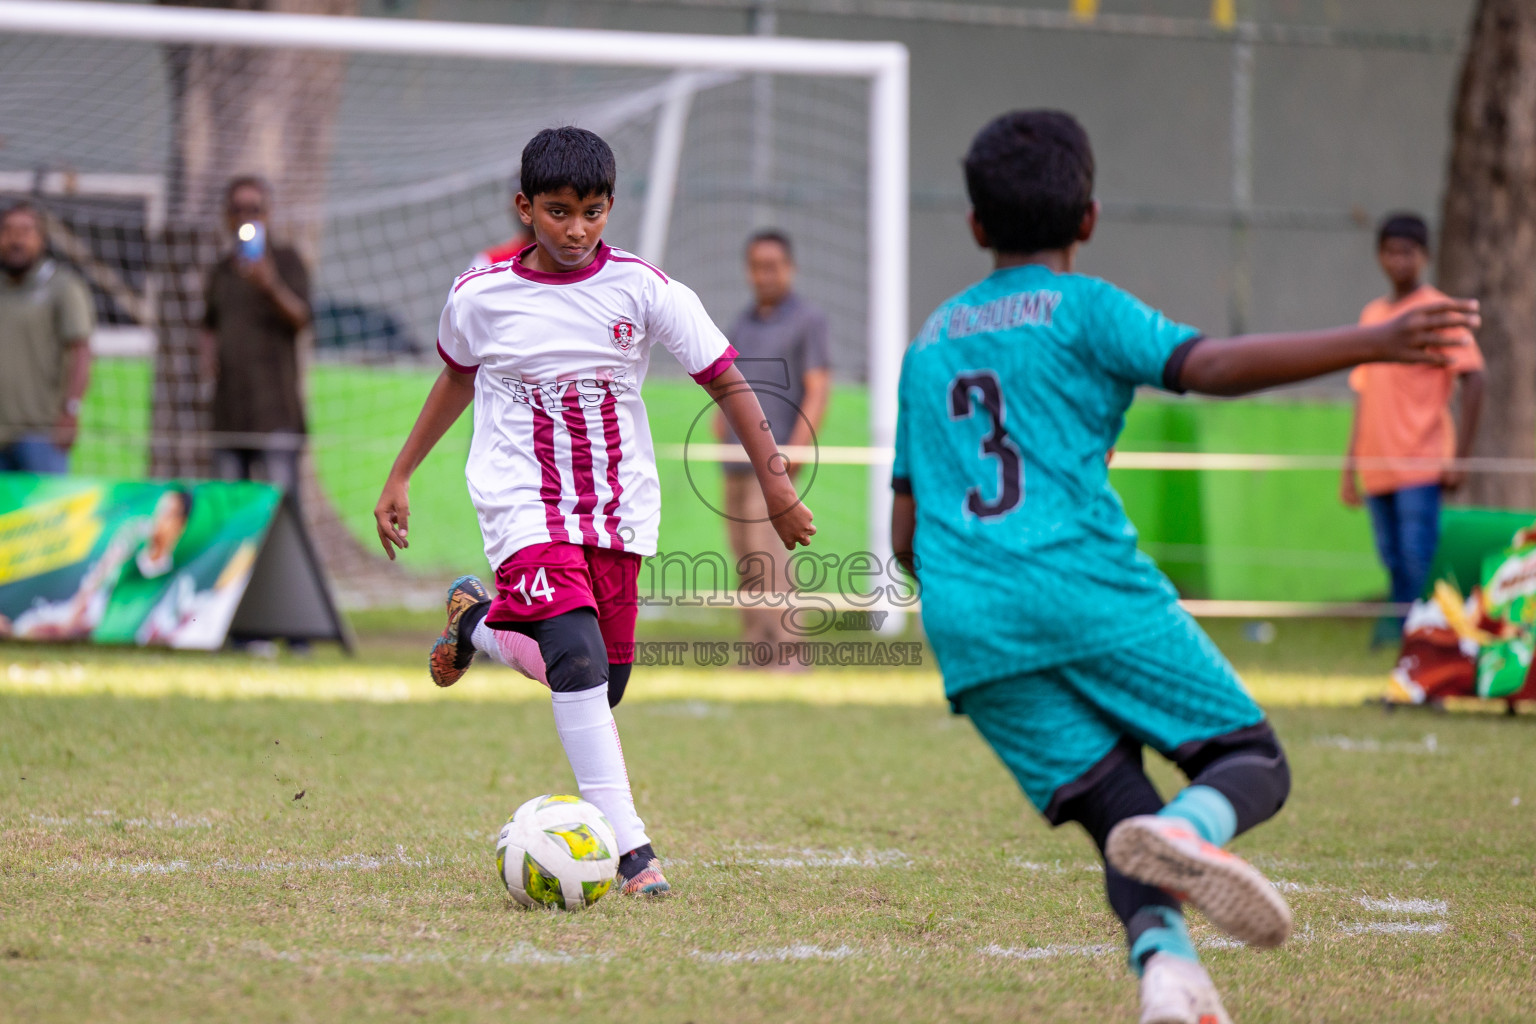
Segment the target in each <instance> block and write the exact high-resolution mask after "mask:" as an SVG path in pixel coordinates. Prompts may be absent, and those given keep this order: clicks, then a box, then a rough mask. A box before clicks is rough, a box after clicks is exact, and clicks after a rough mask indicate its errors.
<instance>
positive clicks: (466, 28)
mask: <svg viewBox="0 0 1536 1024" xmlns="http://www.w3.org/2000/svg"><path fill="white" fill-rule="evenodd" d="M0 32H13V33H18V34H20V33H29V34H47V35H61V36H89V37H95V38H112V39H137V40H147V41H154V42H173V43H205V44H224V45H231V46H268V47H293V48H299V49H310V50H345V51H364V52H373V53H398V54H422V55H431V56H447V57H475V58H482V59H492V60H495V59H502V60H520V61H530V62H536V63H545V64H555V63H559V64H569V63H581V64H594V65H603V66H611V67H647V68H668V69H671V70H674V71H677V72H680V73H683V74H687V73H698V72H709V71H716V72H719V71H727V72H761V73H769V74H781V75H816V76H831V77H838V78H857V79H864V80H867V81H868V82H869V88H870V96H869V211H868V215H869V225H868V227H869V261H870V263H869V309H868V325H867V334H868V346H869V349H868V356H869V410H870V412H869V418H870V423H869V433H870V438H869V443H870V445H871V446H872V447H874V448H876V449H882V450H889V449H890V448H891V447H892V446H893V445H894V443H895V440H896V382H897V378H898V376H899V374H900V370H901V357H902V352H903V351H904V350H905V348H906V345H907V341H908V334H907V274H908V268H907V244H908V228H907V212H908V149H907V147H908V134H909V128H908V119H909V102H908V90H909V86H908V57H907V48H906V47H905V46H903V45H902V44H900V43H894V42H840V41H832V40H821V39H792V38H786V37H773V36H709V35H681V34H672V33H660V32H620V31H608V30H588V29H565V28H544V27H538V26H523V25H486V24H473V23H465V22H444V21H416V20H408V21H407V20H393V19H384V18H342V17H328V16H324V15H313V14H276V13H267V12H254V11H225V10H202V9H196V8H184V7H182V8H177V7H151V6H139V5H127V4H117V3H100V2H91V0H68V2H61V0H0ZM576 54H579V55H580V57H579V59H577V58H573V55H576ZM679 95H682V92H681V91H680V93H679ZM673 134H675V135H677V137H678V139H679V143H678V144H680V139H681V132H675V133H673ZM660 141H662V140H661V139H658V142H660ZM664 148H665V147H658V156H657V159H660V160H666V159H668V157H667V154H665V153H664V152H661V150H662V149H664ZM662 170H663V173H664V171H665V168H663V169H662ZM658 191H665V190H658ZM670 198H671V197H670V196H669V195H667V196H663V197H662V198H661V199H659V200H658V201H659V202H661V203H665V204H667V205H668V206H670ZM647 212H648V213H651V211H647ZM660 213H661V211H660V210H658V211H657V212H656V213H655V214H652V215H651V216H650V217H648V221H650V222H652V227H651V228H650V229H649V231H648V232H647V234H648V235H650V236H654V235H655V233H656V231H657V228H656V227H655V225H654V221H655V219H656V217H657V216H659V215H660ZM663 244H664V243H663ZM890 506H891V497H890V481H889V471H888V464H880V465H872V466H871V467H870V479H869V508H868V513H869V525H868V530H869V533H868V536H869V544H870V548H871V550H873V551H875V552H881V553H883V552H886V551H889V550H890Z"/></svg>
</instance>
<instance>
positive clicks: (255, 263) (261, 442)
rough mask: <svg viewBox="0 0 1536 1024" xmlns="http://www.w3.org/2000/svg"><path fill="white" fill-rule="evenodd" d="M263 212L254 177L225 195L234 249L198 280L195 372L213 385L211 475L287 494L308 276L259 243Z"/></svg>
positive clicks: (294, 257)
mask: <svg viewBox="0 0 1536 1024" xmlns="http://www.w3.org/2000/svg"><path fill="white" fill-rule="evenodd" d="M271 212H272V211H271V190H270V189H269V188H268V187H267V184H266V183H265V182H264V181H262V180H261V179H260V178H256V177H240V178H235V179H234V180H233V181H231V182H230V183H229V185H228V187H227V188H226V189H225V192H224V215H225V222H226V226H227V227H228V228H229V231H230V234H231V235H233V236H234V237H235V246H234V248H233V249H232V250H231V251H230V252H229V253H226V254H225V255H224V256H223V257H222V258H220V260H219V261H218V262H217V263H215V264H214V265H213V268H212V269H211V270H210V271H209V273H208V280H207V286H206V289H205V292H204V304H205V313H204V318H203V326H204V328H205V330H204V331H203V336H202V342H203V345H202V352H203V373H204V376H205V379H209V378H211V379H212V380H213V381H214V390H213V431H214V450H213V470H214V475H215V476H216V477H218V478H220V479H223V480H266V481H268V482H271V483H274V484H277V485H278V486H280V487H282V488H283V489H284V490H286V491H288V492H289V493H290V494H293V495H295V496H297V491H298V482H299V453H300V451H301V450H302V448H303V444H304V432H305V426H304V400H303V397H302V396H301V395H300V393H299V332H300V331H302V330H303V329H304V328H305V327H306V326H308V324H309V320H310V306H309V270H308V268H307V267H305V265H304V261H303V259H301V258H300V257H299V254H298V253H297V252H296V251H294V250H293V249H292V248H290V247H288V246H286V245H275V244H272V243H271V242H270V241H268V239H267V221H268V218H269V217H270V216H271ZM258 243H259V244H258Z"/></svg>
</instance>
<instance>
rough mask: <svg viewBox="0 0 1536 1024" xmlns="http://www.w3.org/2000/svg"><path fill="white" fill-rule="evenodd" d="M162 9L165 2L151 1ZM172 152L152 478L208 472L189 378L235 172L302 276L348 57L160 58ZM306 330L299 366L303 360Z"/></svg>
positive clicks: (301, 3) (206, 54) (335, 11)
mask: <svg viewBox="0 0 1536 1024" xmlns="http://www.w3.org/2000/svg"><path fill="white" fill-rule="evenodd" d="M159 2H161V3H167V2H168V0H159ZM174 6H182V7H216V8H225V9H239V10H256V11H263V10H270V11H286V12H301V13H307V14H331V15H339V14H356V13H357V7H358V0H181V2H178V3H176V4H174ZM165 67H166V73H167V76H168V80H169V86H170V95H171V104H172V108H171V117H172V143H171V145H172V152H171V173H170V181H169V188H168V191H169V202H168V204H167V205H168V209H167V223H166V232H165V237H164V239H163V240H162V244H161V245H160V247H159V253H160V259H159V261H158V266H157V270H158V272H159V275H160V277H161V281H162V284H161V287H160V289H159V296H160V307H159V310H158V314H159V344H158V346H157V351H156V357H155V378H154V397H153V406H152V410H153V411H152V423H151V442H150V474H151V475H152V476H157V477H166V476H203V475H206V474H207V472H208V449H209V445H208V441H207V434H208V425H209V410H208V407H207V396H206V393H205V388H204V385H203V382H201V381H200V380H199V377H198V357H197V356H198V353H197V345H198V328H199V324H200V322H201V320H202V310H203V302H202V290H203V285H202V282H203V276H204V275H205V274H206V273H207V270H208V267H209V266H210V265H211V264H212V262H213V261H214V259H216V258H217V254H218V249H219V245H220V242H221V238H220V228H219V223H220V219H221V217H222V213H223V198H224V186H225V184H226V183H227V182H228V181H229V179H230V178H233V177H235V176H236V175H240V174H259V175H261V176H262V177H264V178H266V179H267V181H269V182H270V183H271V184H272V187H273V190H274V193H275V195H274V199H275V211H274V212H275V216H274V225H273V228H274V234H275V235H277V236H278V237H281V238H283V239H284V240H287V241H290V242H291V243H292V244H293V245H294V246H295V247H296V248H298V250H299V252H300V253H301V254H302V255H303V256H304V258H305V260H306V261H307V262H308V263H309V264H310V266H311V267H313V266H314V265H315V262H316V261H317V259H318V257H319V244H320V227H321V221H320V215H319V211H320V208H321V202H322V200H323V199H324V195H325V182H326V175H327V170H328V168H327V164H328V162H329V160H330V153H331V126H332V122H333V121H334V119H335V115H336V107H337V104H338V103H339V101H340V97H341V82H342V76H343V75H344V74H345V71H346V57H345V55H343V54H340V53H328V52H325V51H311V50H281V49H268V48H246V47H230V46H201V45H198V46H188V45H171V46H167V47H166V48H165ZM309 340H310V339H309V335H308V332H305V334H304V335H303V336H302V337H301V339H300V345H301V347H302V350H301V353H300V365H301V366H303V365H305V364H307V362H308V358H307V357H308V345H309Z"/></svg>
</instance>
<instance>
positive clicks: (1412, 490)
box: [1339, 213, 1483, 639]
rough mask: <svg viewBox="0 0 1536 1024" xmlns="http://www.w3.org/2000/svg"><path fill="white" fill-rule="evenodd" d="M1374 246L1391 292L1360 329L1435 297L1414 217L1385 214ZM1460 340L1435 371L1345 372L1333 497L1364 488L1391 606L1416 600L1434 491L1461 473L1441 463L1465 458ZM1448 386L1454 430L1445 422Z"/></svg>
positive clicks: (1435, 537) (1469, 346)
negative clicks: (1341, 459) (1342, 443)
mask: <svg viewBox="0 0 1536 1024" xmlns="http://www.w3.org/2000/svg"><path fill="white" fill-rule="evenodd" d="M1376 241H1377V248H1376V256H1377V259H1378V260H1379V261H1380V262H1381V269H1382V271H1383V273H1385V274H1386V275H1387V280H1388V281H1389V282H1391V285H1392V293H1391V295H1388V296H1383V297H1382V298H1379V299H1373V300H1372V301H1371V302H1369V303H1368V304H1367V305H1366V307H1365V309H1363V310H1362V311H1361V313H1360V323H1361V325H1362V326H1365V325H1370V324H1375V323H1380V322H1382V321H1384V320H1390V319H1391V318H1392V317H1394V316H1397V315H1398V314H1400V313H1402V312H1404V311H1406V310H1408V309H1412V308H1413V307H1415V306H1422V305H1425V304H1427V303H1431V302H1437V301H1440V300H1443V299H1444V298H1445V295H1444V293H1442V292H1441V291H1439V290H1438V289H1436V288H1435V287H1434V286H1432V285H1428V284H1425V283H1423V276H1424V269H1425V266H1426V265H1427V264H1428V263H1429V228H1428V226H1427V225H1425V223H1424V221H1423V219H1422V218H1420V217H1417V216H1415V215H1414V214H1411V213H1399V214H1393V215H1392V216H1390V217H1388V218H1387V219H1386V220H1385V221H1383V222H1382V225H1381V228H1380V230H1379V231H1378V233H1377V239H1376ZM1462 333H1463V334H1464V335H1465V337H1464V339H1463V340H1464V342H1465V344H1462V345H1457V346H1453V347H1449V348H1446V349H1444V350H1443V351H1444V352H1445V357H1446V360H1447V361H1446V363H1445V364H1444V365H1441V366H1436V365H1432V364H1428V363H1420V364H1416V365H1410V364H1392V363H1368V364H1366V365H1364V366H1357V367H1355V369H1354V370H1353V372H1351V373H1350V375H1349V386H1350V387H1351V388H1353V389H1354V391H1355V392H1356V394H1357V396H1358V398H1357V400H1356V403H1355V420H1354V425H1353V427H1352V428H1351V430H1350V435H1349V451H1348V453H1347V459H1348V461H1347V462H1346V464H1345V467H1344V478H1343V481H1342V482H1341V485H1340V488H1339V495H1340V497H1341V498H1343V500H1344V503H1345V504H1346V505H1351V506H1358V505H1359V504H1360V503H1361V493H1360V492H1361V490H1364V492H1365V505H1366V507H1367V508H1369V509H1370V513H1371V528H1372V531H1373V532H1374V533H1375V535H1376V551H1377V553H1378V554H1379V555H1380V556H1381V561H1382V564H1383V565H1384V566H1386V569H1387V572H1388V574H1389V575H1390V576H1391V578H1392V600H1393V601H1397V602H1408V601H1412V600H1414V599H1415V598H1418V597H1419V596H1421V594H1422V593H1423V590H1424V584H1425V581H1426V580H1427V578H1428V576H1429V566H1430V562H1431V561H1432V560H1433V559H1434V557H1435V545H1436V544H1437V543H1438V542H1439V540H1440V493H1441V491H1454V490H1455V489H1456V488H1457V487H1459V486H1460V485H1461V483H1462V481H1463V479H1464V478H1465V476H1466V474H1465V472H1464V471H1462V470H1461V469H1458V468H1456V467H1455V466H1454V465H1453V464H1452V462H1451V458H1452V457H1453V456H1454V457H1455V458H1457V459H1460V458H1464V457H1465V456H1466V455H1467V452H1468V451H1469V450H1470V449H1471V447H1472V437H1473V435H1474V434H1475V433H1476V431H1477V416H1478V412H1479V410H1480V409H1481V408H1482V403H1483V354H1482V352H1481V351H1479V350H1478V347H1477V342H1476V341H1475V340H1474V339H1473V337H1472V335H1471V334H1470V333H1469V332H1466V331H1463V332H1462ZM1458 383H1459V384H1460V386H1461V423H1460V425H1459V429H1458V426H1457V424H1455V423H1453V422H1452V419H1451V400H1452V398H1453V397H1454V396H1455V394H1456V389H1457V384H1458ZM1357 474H1358V478H1359V479H1358V482H1357V480H1356V477H1357ZM1382 639H1385V638H1382Z"/></svg>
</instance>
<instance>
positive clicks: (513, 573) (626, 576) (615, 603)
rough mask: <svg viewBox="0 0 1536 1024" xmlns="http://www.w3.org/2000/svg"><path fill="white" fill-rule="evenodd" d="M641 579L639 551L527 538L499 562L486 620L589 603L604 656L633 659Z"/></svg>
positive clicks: (503, 621) (528, 617) (496, 622)
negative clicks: (526, 542)
mask: <svg viewBox="0 0 1536 1024" xmlns="http://www.w3.org/2000/svg"><path fill="white" fill-rule="evenodd" d="M639 580H640V556H639V555H637V554H634V553H633V552H630V551H614V550H612V549H610V548H591V547H587V546H585V545H583V544H567V543H564V542H561V541H551V542H548V543H544V544H530V545H529V546H528V547H526V548H522V549H521V550H519V551H518V552H517V554H515V555H513V556H512V557H511V558H509V559H507V560H506V561H505V562H502V563H501V565H500V567H498V568H497V570H496V598H495V600H493V601H492V602H491V610H490V611H489V612H488V613H487V614H486V616H485V621H486V622H488V623H489V624H490V625H492V626H509V625H514V624H522V623H525V622H539V621H542V620H544V619H552V618H554V617H555V616H556V615H563V614H564V613H566V612H568V611H573V610H575V609H577V608H591V609H592V610H593V611H595V612H596V613H597V624H598V627H599V628H600V629H602V631H603V643H604V644H606V645H607V647H608V660H609V661H610V662H612V663H613V664H615V665H628V664H630V663H631V662H633V661H634V660H635V617H636V615H637V614H638V613H639V610H640V590H639Z"/></svg>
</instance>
